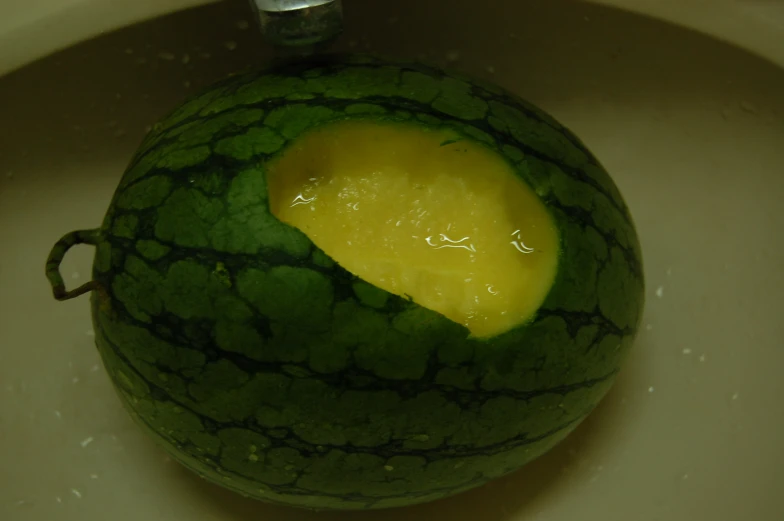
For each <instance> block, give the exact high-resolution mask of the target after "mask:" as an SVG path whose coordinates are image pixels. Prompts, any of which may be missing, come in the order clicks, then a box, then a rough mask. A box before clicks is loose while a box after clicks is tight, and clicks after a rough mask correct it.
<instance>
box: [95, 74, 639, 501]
mask: <svg viewBox="0 0 784 521" xmlns="http://www.w3.org/2000/svg"><path fill="white" fill-rule="evenodd" d="M276 74H279V75H278V76H274V75H272V76H259V75H257V74H249V75H244V76H239V77H236V78H233V79H230V80H227V81H226V82H223V83H222V85H220V86H218V87H217V88H216V89H215V90H213V91H210V92H208V93H205V94H202V95H201V96H199V97H197V98H196V99H194V100H192V101H191V102H189V103H186V104H185V105H183V107H181V108H180V109H178V110H177V111H176V112H174V113H173V114H172V115H171V116H169V117H168V118H167V119H165V120H164V121H163V122H162V123H161V124H160V125H158V126H156V130H155V131H154V132H153V133H152V134H151V135H150V136H148V138H147V139H146V140H145V143H144V144H143V145H142V147H141V148H140V150H139V153H138V154H137V156H136V157H135V159H134V161H133V163H132V164H131V166H130V167H129V169H128V171H127V172H126V175H125V176H124V178H123V180H122V182H121V186H120V188H119V189H118V191H117V193H116V195H115V197H114V200H113V205H112V207H111V209H110V212H109V213H108V214H107V217H106V220H105V222H104V227H103V228H104V230H105V234H104V235H105V241H104V242H103V243H101V244H100V245H99V246H98V250H97V255H96V263H95V278H96V280H98V281H99V282H100V283H101V285H102V286H103V287H104V288H107V289H108V290H109V291H108V293H109V295H111V297H112V301H111V302H112V305H111V309H110V311H109V312H108V314H107V313H106V312H104V311H101V309H99V308H98V305H97V300H95V299H94V300H93V302H94V305H93V308H94V311H93V312H94V319H95V322H96V324H97V328H96V329H97V331H98V346H99V349H100V351H101V354H102V356H103V359H104V361H105V363H106V365H107V367H108V369H109V371H110V373H111V374H112V377H113V378H114V380H115V382H117V383H118V387H119V389H120V391H121V395H122V396H123V399H124V400H125V401H126V403H127V405H128V407H129V409H131V410H132V411H133V412H134V414H135V416H136V417H137V419H138V420H139V421H140V422H141V423H143V424H144V425H145V426H146V427H147V428H149V429H152V430H153V431H154V432H155V433H156V435H158V436H161V438H162V440H163V442H164V444H166V445H167V446H168V448H169V449H170V450H171V451H172V452H173V453H174V454H175V455H176V456H177V457H178V458H179V459H181V460H183V458H184V460H183V462H184V463H185V464H186V465H188V466H190V467H192V468H195V469H196V470H199V471H200V472H202V473H205V474H207V475H209V476H212V477H214V478H216V479H217V480H218V481H221V483H222V484H223V485H225V486H228V487H229V488H234V489H235V490H239V491H241V492H243V493H245V494H248V495H251V496H255V497H262V498H265V499H268V500H271V501H277V502H282V503H292V502H293V503H295V504H300V505H301V506H311V507H319V508H370V507H373V508H381V507H386V506H396V505H402V504H409V503H412V502H421V501H426V500H429V499H435V498H437V497H443V496H445V495H449V493H451V492H457V491H459V490H462V489H465V488H470V487H472V486H476V485H478V484H481V483H482V482H484V481H486V480H488V479H491V478H493V477H495V476H498V475H500V474H503V473H505V472H508V471H510V470H513V469H514V468H517V467H519V466H520V465H522V464H523V463H525V462H526V461H528V460H530V459H531V458H533V457H536V456H537V455H539V454H541V453H542V452H544V451H545V450H546V449H547V448H549V447H550V446H552V445H553V444H554V443H556V442H557V441H558V440H559V439H560V438H562V437H563V436H565V435H566V434H567V433H568V432H569V431H571V430H572V429H573V428H574V427H575V426H576V424H577V423H578V422H579V421H580V420H581V419H582V418H583V417H584V416H585V415H586V414H587V413H588V412H589V411H590V410H591V408H592V407H593V406H594V405H595V404H596V403H597V402H598V401H599V400H600V399H601V397H602V396H603V395H604V394H605V392H606V391H607V389H608V388H609V386H610V384H611V382H612V380H613V376H614V374H615V373H616V371H617V369H618V366H619V364H620V361H621V360H622V359H623V356H624V355H625V353H626V351H627V350H628V348H629V345H630V343H631V341H632V339H633V336H634V333H635V331H636V328H637V326H638V322H639V317H640V314H641V311H642V310H641V305H642V304H641V303H642V288H643V280H642V266H641V263H640V252H639V244H638V242H637V237H636V234H635V231H634V228H633V225H632V223H631V218H630V216H629V213H628V210H627V208H626V206H625V204H624V202H623V200H622V198H621V196H620V194H619V193H618V191H617V189H616V187H615V185H614V184H613V183H612V181H611V180H610V178H609V176H608V175H607V174H606V172H605V171H604V170H603V169H602V167H601V166H600V165H599V164H598V163H597V161H596V160H595V159H594V158H593V156H592V155H591V154H590V153H589V152H588V151H587V150H586V149H585V148H584V146H583V145H582V144H581V143H580V142H579V140H577V138H575V137H574V136H573V135H572V134H570V133H569V132H568V131H566V130H565V129H564V128H563V127H561V126H560V125H559V124H558V123H557V122H555V121H554V120H552V118H550V117H549V116H547V115H546V114H544V113H542V112H541V111H539V110H538V109H536V108H535V107H532V106H531V105H529V104H526V103H525V102H523V101H521V100H519V99H516V98H514V97H513V96H510V95H508V94H506V93H504V92H502V91H500V90H499V89H497V88H494V87H492V86H488V87H483V86H479V85H476V84H471V83H469V82H466V81H465V80H464V79H461V78H458V77H450V76H448V75H445V74H443V73H440V72H438V71H435V70H432V69H429V68H427V67H423V66H418V65H410V66H408V65H407V66H404V67H394V66H390V65H387V64H384V63H381V62H376V61H372V60H364V61H363V62H362V63H359V64H358V63H349V64H345V63H340V62H339V61H329V60H327V61H325V62H324V63H322V64H321V66H320V67H319V68H317V69H315V70H309V71H305V70H304V69H302V68H301V66H299V65H294V66H291V67H289V68H288V69H281V70H279V71H277V73H276ZM284 74H290V75H291V76H290V77H285V78H284V77H283V76H281V75H284ZM347 118H372V119H374V120H379V121H383V120H386V121H408V122H416V123H418V124H422V125H425V126H430V127H435V126H440V127H449V128H453V129H454V130H456V131H457V132H460V133H462V134H463V135H466V136H467V137H469V138H472V139H476V140H479V141H480V142H483V143H484V144H485V145H487V146H489V147H491V148H493V149H495V150H498V151H499V152H500V153H502V154H503V155H504V156H505V157H506V158H507V159H508V160H509V162H510V164H511V165H512V166H513V167H514V169H515V171H516V172H517V173H518V175H519V176H520V177H521V179H523V180H524V181H525V182H526V183H528V184H529V185H530V186H531V187H532V188H533V189H534V190H535V191H536V192H537V194H538V195H539V196H540V197H541V198H542V200H543V201H544V202H545V203H546V204H547V205H548V208H549V209H550V211H551V214H552V216H553V218H554V219H555V221H556V223H557V224H558V227H559V231H560V236H561V258H560V261H559V271H558V275H557V279H556V282H555V284H554V286H553V288H552V290H551V292H550V294H549V296H548V298H547V300H546V302H545V304H544V306H543V307H542V309H541V310H540V311H539V313H538V314H537V316H536V317H534V318H533V319H532V321H531V322H530V323H529V324H527V325H525V326H523V327H520V328H517V329H515V330H513V331H510V332H509V333H506V334H504V335H501V336H499V337H497V338H494V339H492V340H489V341H478V340H475V339H471V338H467V331H466V330H465V329H464V328H463V327H461V326H459V325H457V324H454V323H452V322H450V321H448V320H447V319H445V318H443V317H442V316H440V315H438V314H436V313H434V312H430V311H427V310H424V309H422V308H420V307H418V306H417V305H416V304H414V303H412V302H409V301H407V300H405V299H403V298H400V297H397V296H394V295H390V294H387V293H386V292H383V291H381V290H378V289H377V288H373V287H372V286H369V285H367V284H365V283H362V282H361V281H358V280H357V279H356V278H355V277H353V276H352V275H351V274H349V273H347V272H346V271H345V270H343V269H342V268H340V267H339V266H337V265H336V264H335V263H334V262H333V261H331V260H330V259H329V258H328V257H327V256H326V255H325V254H324V253H323V252H321V251H320V250H318V249H317V248H315V247H314V246H313V245H312V244H311V243H310V241H309V240H308V239H307V237H305V236H304V234H302V233H301V232H299V231H298V230H295V229H293V228H290V227H288V226H286V225H284V224H282V223H280V222H278V221H277V220H276V219H275V218H274V217H272V216H271V215H270V214H269V211H268V202H267V195H266V194H267V189H266V181H265V173H264V166H263V164H264V161H266V160H268V159H269V158H271V157H274V156H275V154H277V153H280V151H281V150H283V149H285V146H286V144H287V143H288V142H290V141H291V140H292V139H295V138H296V137H297V136H299V135H300V134H301V133H302V132H304V131H307V130H308V129H310V128H312V127H314V126H316V125H319V124H324V123H327V122H330V121H335V120H340V119H347ZM249 440H256V441H255V442H251V441H249ZM251 447H255V449H252V448H251ZM219 476H223V477H219ZM227 479H230V481H226V480H227ZM260 483H262V485H260Z"/></svg>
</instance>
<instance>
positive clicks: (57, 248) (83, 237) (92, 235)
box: [46, 229, 101, 300]
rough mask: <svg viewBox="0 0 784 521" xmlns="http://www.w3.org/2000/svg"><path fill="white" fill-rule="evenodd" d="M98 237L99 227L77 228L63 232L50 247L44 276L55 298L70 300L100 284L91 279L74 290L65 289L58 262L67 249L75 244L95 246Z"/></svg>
mask: <svg viewBox="0 0 784 521" xmlns="http://www.w3.org/2000/svg"><path fill="white" fill-rule="evenodd" d="M100 238H101V231H100V229H94V230H77V231H74V232H71V233H67V234H65V235H64V236H63V237H62V238H61V239H60V240H59V241H57V243H56V244H55V245H54V246H53V247H52V251H51V252H49V257H48V258H47V259H46V278H47V279H49V284H51V286H52V294H53V295H54V298H55V299H57V300H70V299H72V298H76V297H78V296H80V295H84V294H85V293H89V292H90V291H93V290H95V289H97V288H98V287H99V286H100V285H99V283H98V282H97V281H95V280H91V281H90V282H87V283H85V284H82V285H81V286H79V287H78V288H76V289H74V290H71V291H67V290H66V289H65V282H63V276H62V275H61V274H60V263H62V262H63V258H64V257H65V254H66V253H67V252H68V250H70V249H71V248H73V247H74V246H76V245H77V244H89V245H91V246H97V245H98V241H99V240H100Z"/></svg>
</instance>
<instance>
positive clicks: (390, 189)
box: [267, 121, 558, 337]
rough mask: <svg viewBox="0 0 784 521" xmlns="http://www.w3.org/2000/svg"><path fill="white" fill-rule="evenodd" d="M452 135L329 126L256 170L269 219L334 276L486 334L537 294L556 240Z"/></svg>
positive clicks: (537, 209)
mask: <svg viewBox="0 0 784 521" xmlns="http://www.w3.org/2000/svg"><path fill="white" fill-rule="evenodd" d="M455 139H459V136H458V135H456V134H455V133H454V132H452V131H447V130H443V131H442V130H430V129H427V128H423V127H419V126H415V125H410V124H402V123H378V122H370V121H345V122H339V123H332V124H329V125H326V126H323V127H320V128H318V129H316V130H314V131H311V132H309V133H307V134H305V135H303V136H301V137H300V138H298V139H297V140H296V141H295V142H294V143H292V144H291V145H290V146H289V148H288V149H286V150H285V151H284V153H283V154H282V156H281V157H279V158H278V159H277V160H276V161H274V162H272V163H271V164H270V165H269V167H268V172H267V182H268V188H269V196H270V208H271V211H272V213H273V214H274V215H275V216H276V217H277V218H278V219H280V220H281V221H283V222H286V223H288V224H290V225H292V226H294V227H296V228H298V229H299V230H301V231H302V232H303V233H305V234H306V235H307V236H308V237H309V238H310V239H311V240H312V241H313V243H314V244H316V245H317V246H318V247H319V248H321V249H322V250H323V251H324V252H325V253H326V254H327V255H329V256H330V257H332V258H333V259H334V260H335V261H336V262H337V263H338V264H340V265H341V266H343V267H344V268H345V269H346V270H348V271H350V272H351V273H353V274H355V275H357V276H359V277H360V278H362V279H363V280H365V281H366V282H369V283H371V284H374V285H376V286H378V287H380V288H382V289H384V290H386V291H389V292H391V293H394V294H397V295H407V296H409V297H410V298H412V299H413V301H414V302H416V303H418V304H420V305H422V306H424V307H426V308H429V309H431V310H434V311H437V312H439V313H441V314H442V315H445V316H446V317H448V318H450V319H452V320H454V321H455V322H458V323H460V324H463V325H465V326H466V327H467V328H468V329H469V331H470V332H471V334H472V335H473V336H476V337H490V336H495V335H497V334H499V333H502V332H504V331H507V330H509V329H511V328H513V327H514V326H516V325H518V324H520V323H521V322H524V321H525V320H526V319H528V318H529V317H530V316H531V315H532V314H533V313H534V312H535V311H536V310H537V309H538V307H539V306H540V305H541V303H542V301H543V300H544V299H545V297H546V296H547V292H548V291H549V289H550V287H551V285H552V282H553V280H554V277H555V272H556V269H557V262H558V234H557V230H556V228H555V226H554V224H553V221H552V218H551V217H550V215H549V214H548V212H547V210H546V208H545V206H544V204H543V203H542V202H541V201H540V200H539V199H538V198H537V197H536V195H535V194H534V193H533V191H532V190H531V189H530V188H529V187H528V186H527V185H526V184H524V183H523V182H522V181H521V180H520V179H518V178H517V177H516V176H515V174H514V172H513V171H512V169H511V167H510V166H509V164H507V163H506V162H505V161H504V160H503V159H502V158H501V157H500V156H499V155H498V154H496V153H495V152H493V151H492V150H490V149H488V148H486V147H484V146H482V145H481V144H479V143H477V142H474V141H472V140H468V139H459V140H458V141H455V142H452V143H449V141H454V140H455Z"/></svg>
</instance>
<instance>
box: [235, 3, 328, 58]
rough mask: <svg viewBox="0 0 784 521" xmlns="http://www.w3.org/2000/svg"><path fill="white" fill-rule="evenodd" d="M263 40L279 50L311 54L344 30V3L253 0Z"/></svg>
mask: <svg viewBox="0 0 784 521" xmlns="http://www.w3.org/2000/svg"><path fill="white" fill-rule="evenodd" d="M251 5H252V6H253V8H254V10H255V12H256V13H257V14H258V20H259V24H260V28H261V34H262V37H263V38H264V39H265V40H266V41H267V42H269V43H271V44H272V45H274V46H276V47H284V48H296V49H298V50H300V51H302V52H309V51H310V50H313V49H315V48H318V47H323V46H325V45H328V44H329V43H330V42H331V41H332V40H333V39H334V38H336V37H337V36H338V35H339V34H340V33H341V32H342V31H343V6H342V5H341V0H251Z"/></svg>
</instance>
